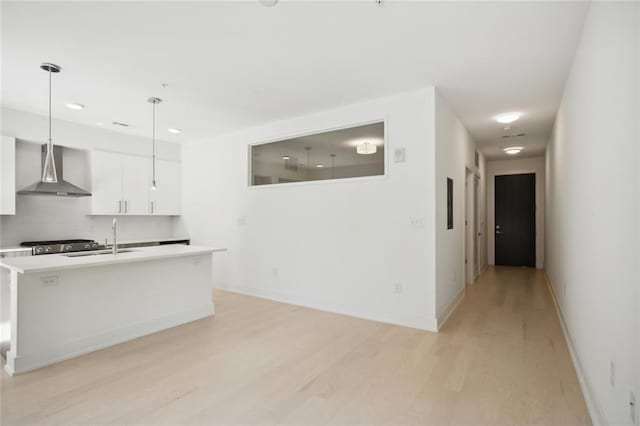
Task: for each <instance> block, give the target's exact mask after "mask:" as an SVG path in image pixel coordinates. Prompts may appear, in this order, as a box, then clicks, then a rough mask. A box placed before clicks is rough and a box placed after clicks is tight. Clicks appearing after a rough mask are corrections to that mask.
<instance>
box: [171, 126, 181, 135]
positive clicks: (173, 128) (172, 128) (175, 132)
mask: <svg viewBox="0 0 640 426" xmlns="http://www.w3.org/2000/svg"><path fill="white" fill-rule="evenodd" d="M168 132H169V133H173V134H174V135H177V134H179V133H182V130H181V129H177V128H175V127H171V128H170V129H168Z"/></svg>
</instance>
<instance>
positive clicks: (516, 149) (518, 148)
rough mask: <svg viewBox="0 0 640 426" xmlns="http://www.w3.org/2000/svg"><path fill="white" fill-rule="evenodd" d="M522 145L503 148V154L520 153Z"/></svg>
mask: <svg viewBox="0 0 640 426" xmlns="http://www.w3.org/2000/svg"><path fill="white" fill-rule="evenodd" d="M522 149H523V148H522V147H521V146H510V147H508V148H505V149H503V151H504V152H505V154H509V155H515V154H518V153H520V151H522Z"/></svg>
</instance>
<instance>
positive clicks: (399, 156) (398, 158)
mask: <svg viewBox="0 0 640 426" xmlns="http://www.w3.org/2000/svg"><path fill="white" fill-rule="evenodd" d="M404 154H405V152H404V148H396V149H394V150H393V161H394V162H395V163H404Z"/></svg>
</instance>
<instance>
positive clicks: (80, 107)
mask: <svg viewBox="0 0 640 426" xmlns="http://www.w3.org/2000/svg"><path fill="white" fill-rule="evenodd" d="M67 108H69V109H76V110H78V109H84V105H82V104H76V103H70V104H67Z"/></svg>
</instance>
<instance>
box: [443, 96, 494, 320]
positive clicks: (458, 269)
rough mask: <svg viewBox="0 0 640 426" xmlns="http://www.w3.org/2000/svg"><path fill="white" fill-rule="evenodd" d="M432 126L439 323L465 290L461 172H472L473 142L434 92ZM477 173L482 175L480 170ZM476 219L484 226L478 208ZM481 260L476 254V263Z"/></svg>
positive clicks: (480, 184) (463, 209)
mask: <svg viewBox="0 0 640 426" xmlns="http://www.w3.org/2000/svg"><path fill="white" fill-rule="evenodd" d="M435 125H436V149H435V159H436V171H435V176H436V198H435V204H434V206H435V217H436V314H437V316H438V318H439V320H440V321H442V319H443V316H446V315H447V314H448V313H449V310H450V308H451V307H452V304H453V303H455V301H456V300H457V299H458V297H459V296H460V295H461V293H462V292H463V291H464V287H465V266H464V258H465V255H464V253H465V224H464V216H465V175H466V172H465V169H466V168H468V169H471V170H475V166H474V150H475V143H474V142H473V140H472V139H471V136H470V135H469V132H468V131H467V130H466V129H465V127H464V125H463V124H462V122H461V121H460V120H459V119H458V117H457V116H456V114H455V112H454V111H453V110H452V109H451V107H450V106H449V105H448V104H447V102H446V100H445V99H444V98H443V97H442V96H440V94H439V93H438V92H437V91H436V97H435ZM481 160H482V161H481V165H484V161H483V160H484V159H482V158H481ZM478 172H479V173H482V170H479V171H478ZM447 177H450V178H451V179H453V195H454V200H453V209H454V218H453V229H447ZM483 186H484V178H483V177H482V176H481V181H480V182H479V188H482V187H483ZM478 216H479V220H478V222H479V223H481V224H482V223H484V222H485V219H484V210H483V208H482V206H480V209H479V211H478ZM482 258H483V255H482V254H480V256H479V260H480V259H482ZM469 261H470V262H471V261H472V259H469ZM481 267H482V265H481Z"/></svg>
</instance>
